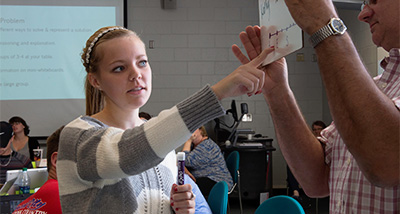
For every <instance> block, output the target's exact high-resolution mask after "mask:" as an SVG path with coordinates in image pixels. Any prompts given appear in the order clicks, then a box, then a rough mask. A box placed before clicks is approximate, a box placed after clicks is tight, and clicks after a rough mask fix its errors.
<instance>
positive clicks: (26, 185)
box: [19, 168, 31, 194]
mask: <svg viewBox="0 0 400 214" xmlns="http://www.w3.org/2000/svg"><path fill="white" fill-rule="evenodd" d="M19 185H20V186H19V190H20V191H21V194H29V193H30V186H31V179H30V178H29V175H28V171H27V168H23V169H22V177H21V182H20V184H19Z"/></svg>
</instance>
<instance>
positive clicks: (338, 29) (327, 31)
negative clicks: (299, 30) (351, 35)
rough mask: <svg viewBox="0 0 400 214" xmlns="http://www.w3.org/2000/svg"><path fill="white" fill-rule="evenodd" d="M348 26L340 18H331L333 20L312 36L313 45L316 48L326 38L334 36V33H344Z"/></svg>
mask: <svg viewBox="0 0 400 214" xmlns="http://www.w3.org/2000/svg"><path fill="white" fill-rule="evenodd" d="M346 30H347V27H346V25H344V23H343V21H342V20H341V19H339V18H331V20H330V21H329V22H328V24H326V25H325V26H323V27H322V28H321V29H319V30H318V31H317V32H315V33H314V34H313V35H311V37H310V42H311V44H312V46H313V47H314V48H315V46H317V45H318V44H319V43H320V42H322V41H324V39H326V38H328V37H330V36H333V35H342V34H344V32H346Z"/></svg>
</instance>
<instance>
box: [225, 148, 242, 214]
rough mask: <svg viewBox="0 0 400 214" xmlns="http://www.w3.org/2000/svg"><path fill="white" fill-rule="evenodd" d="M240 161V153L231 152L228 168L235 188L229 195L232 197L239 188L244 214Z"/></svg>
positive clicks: (227, 163)
mask: <svg viewBox="0 0 400 214" xmlns="http://www.w3.org/2000/svg"><path fill="white" fill-rule="evenodd" d="M239 161H240V156H239V152H238V151H233V152H231V153H230V154H229V155H228V157H227V158H226V166H227V167H228V170H229V172H230V174H231V175H232V180H233V186H232V188H231V189H230V190H229V192H228V194H229V195H230V194H231V193H232V192H233V191H234V190H235V188H236V187H237V189H238V193H239V205H240V214H242V213H243V207H242V193H241V192H240V172H239Z"/></svg>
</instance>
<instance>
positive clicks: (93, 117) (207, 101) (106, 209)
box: [57, 26, 271, 213]
mask: <svg viewBox="0 0 400 214" xmlns="http://www.w3.org/2000/svg"><path fill="white" fill-rule="evenodd" d="M269 52H271V50H266V51H265V52H263V54H262V55H260V57H258V58H257V59H255V60H253V61H252V62H250V63H248V64H246V65H242V66H240V67H239V68H238V69H236V70H235V71H234V72H233V73H231V74H230V75H228V76H227V77H226V78H224V79H223V80H221V81H220V82H218V83H217V84H215V85H213V86H211V87H210V86H205V87H204V88H202V89H201V90H199V91H198V92H196V93H195V94H194V95H192V96H190V97H189V98H187V99H185V100H184V101H182V102H180V103H179V104H177V105H176V106H174V107H172V108H171V109H168V110H164V111H162V112H161V113H160V114H159V115H158V116H157V117H154V118H152V119H151V120H149V121H148V122H144V121H143V120H141V119H140V118H139V108H140V107H142V106H143V105H144V104H145V103H146V102H147V101H148V99H149V97H150V93H151V89H152V87H151V86H152V85H151V84H152V83H151V68H150V65H149V63H148V58H147V54H146V49H145V45H144V43H143V42H142V41H141V40H140V38H139V37H138V36H137V35H136V34H135V33H134V32H133V31H130V30H128V29H125V28H122V27H116V26H115V27H104V28H101V29H99V30H98V31H97V32H95V33H94V34H93V35H92V36H91V37H90V38H89V40H88V41H87V43H86V47H85V48H84V49H83V54H82V60H83V65H84V66H85V68H86V72H87V77H86V83H85V85H86V103H87V116H81V117H79V118H77V119H75V120H74V121H72V122H70V123H69V124H68V125H66V126H65V128H64V130H63V132H62V133H61V141H60V147H59V152H58V161H57V177H58V179H59V187H60V200H61V207H62V210H63V213H99V212H101V213H171V212H172V210H171V209H173V210H174V212H175V213H194V206H195V205H194V195H193V193H192V191H191V186H190V185H189V184H186V185H180V186H178V185H176V184H174V183H175V182H176V177H177V167H176V157H175V152H174V149H175V148H176V147H178V146H180V145H182V144H183V143H184V142H185V141H186V140H187V139H188V138H189V137H190V135H191V133H192V132H193V131H195V130H196V129H197V128H199V127H200V126H201V125H202V124H204V123H205V122H207V121H209V120H211V119H213V118H216V117H219V116H221V115H223V114H224V110H223V108H222V106H221V105H220V102H219V101H220V100H221V99H223V98H226V97H231V96H238V95H242V94H246V93H247V94H249V95H252V94H255V93H257V92H258V91H259V90H260V89H261V88H262V86H263V84H264V82H263V81H264V72H263V71H262V70H260V69H258V68H257V67H258V66H259V65H260V64H261V62H262V61H263V59H264V58H265V57H266V56H267V54H268V53H269ZM171 124H172V125H171Z"/></svg>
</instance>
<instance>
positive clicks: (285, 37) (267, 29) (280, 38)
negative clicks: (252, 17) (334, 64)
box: [258, 0, 303, 64]
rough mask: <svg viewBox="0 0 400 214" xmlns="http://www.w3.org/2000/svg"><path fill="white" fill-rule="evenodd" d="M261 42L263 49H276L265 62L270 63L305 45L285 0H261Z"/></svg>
mask: <svg viewBox="0 0 400 214" xmlns="http://www.w3.org/2000/svg"><path fill="white" fill-rule="evenodd" d="M258 2H259V17H260V27H261V42H262V47H263V49H265V48H269V47H271V46H274V47H275V51H274V52H273V53H272V54H270V55H269V56H268V57H267V59H266V60H265V61H264V63H263V64H269V63H271V62H273V61H275V60H277V59H279V58H281V57H283V56H286V55H288V54H290V53H292V52H294V51H296V50H298V49H300V48H302V47H303V33H302V30H301V29H300V28H299V26H298V25H297V24H296V23H295V22H294V20H293V18H292V16H291V15H290V13H289V10H288V8H287V7H286V4H285V2H284V0H259V1H258Z"/></svg>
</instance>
